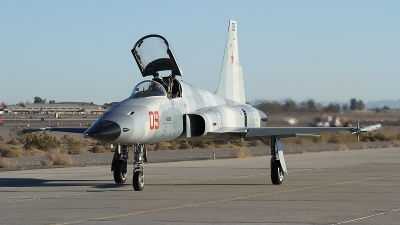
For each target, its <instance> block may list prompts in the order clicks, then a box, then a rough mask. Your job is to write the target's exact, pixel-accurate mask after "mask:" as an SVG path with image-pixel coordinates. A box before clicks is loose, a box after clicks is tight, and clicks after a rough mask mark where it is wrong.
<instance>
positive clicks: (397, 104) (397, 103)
mask: <svg viewBox="0 0 400 225" xmlns="http://www.w3.org/2000/svg"><path fill="white" fill-rule="evenodd" d="M385 105H387V106H389V107H390V108H391V109H399V108H400V99H398V100H380V101H371V102H368V103H367V104H365V108H367V109H372V108H375V107H378V108H382V107H384V106H385Z"/></svg>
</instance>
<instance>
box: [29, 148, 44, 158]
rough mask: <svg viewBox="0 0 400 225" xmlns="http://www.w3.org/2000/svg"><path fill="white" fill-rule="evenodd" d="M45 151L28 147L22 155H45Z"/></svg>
mask: <svg viewBox="0 0 400 225" xmlns="http://www.w3.org/2000/svg"><path fill="white" fill-rule="evenodd" d="M45 154H46V152H45V151H42V150H39V149H30V150H27V151H25V152H24V156H39V155H45Z"/></svg>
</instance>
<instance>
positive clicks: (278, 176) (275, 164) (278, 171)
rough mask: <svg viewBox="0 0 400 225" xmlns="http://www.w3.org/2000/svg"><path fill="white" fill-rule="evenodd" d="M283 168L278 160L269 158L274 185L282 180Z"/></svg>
mask: <svg viewBox="0 0 400 225" xmlns="http://www.w3.org/2000/svg"><path fill="white" fill-rule="evenodd" d="M283 176H284V174H283V170H282V168H281V163H280V162H279V160H273V159H271V181H272V184H274V185H280V184H282V182H283Z"/></svg>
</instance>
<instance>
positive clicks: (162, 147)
mask: <svg viewBox="0 0 400 225" xmlns="http://www.w3.org/2000/svg"><path fill="white" fill-rule="evenodd" d="M170 147H171V144H170V143H168V142H161V143H158V144H156V146H155V147H154V150H168V149H170Z"/></svg>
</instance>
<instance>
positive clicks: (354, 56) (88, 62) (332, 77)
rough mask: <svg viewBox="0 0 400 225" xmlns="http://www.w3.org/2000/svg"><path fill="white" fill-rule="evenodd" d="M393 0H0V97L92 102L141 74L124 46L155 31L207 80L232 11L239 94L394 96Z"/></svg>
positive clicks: (113, 98) (211, 82) (190, 78)
mask: <svg viewBox="0 0 400 225" xmlns="http://www.w3.org/2000/svg"><path fill="white" fill-rule="evenodd" d="M399 9H400V1H368V0H362V1H356V0H354V1H339V0H338V1H267V0H259V1H256V0H253V1H236V0H229V1H226V0H218V1H215V0H202V1H186V0H182V1H178V0H170V1H155V0H147V1H101V0H99V1H97V0H96V1H88V0H86V1H76V0H72V1H44V0H40V1H14V0H3V1H0V32H1V35H0V52H1V53H0V79H1V80H0V82H1V85H0V102H4V103H6V104H17V103H19V102H21V101H22V102H30V103H32V102H33V101H34V99H33V98H34V97H36V96H39V97H41V98H42V99H47V100H55V101H56V102H61V101H83V102H94V103H96V104H104V103H110V102H117V101H121V100H123V99H125V98H127V97H128V96H129V95H130V93H131V91H132V89H133V87H134V86H135V85H136V84H137V83H139V82H141V81H143V80H145V79H146V78H143V77H142V76H141V74H140V72H139V69H138V67H137V64H136V62H135V60H134V58H133V57H132V55H131V52H130V51H131V49H132V47H133V46H134V44H135V43H136V41H137V40H138V39H140V38H141V37H143V36H145V35H148V34H159V35H162V36H164V37H165V38H166V39H167V40H168V42H169V43H170V45H171V46H172V48H173V50H174V53H175V56H176V57H177V59H178V62H179V65H180V67H181V69H182V71H183V76H182V78H181V79H182V80H184V81H185V82H187V83H189V84H192V85H195V86H197V87H199V88H202V89H205V90H207V91H210V92H215V90H216V89H217V85H218V82H219V74H220V71H221V66H222V57H223V52H224V48H225V41H226V34H227V28H228V21H229V20H236V21H237V29H238V42H239V59H240V62H239V63H240V65H241V66H242V67H243V76H244V82H245V90H246V100H247V101H249V102H252V101H254V100H257V99H259V100H260V99H262V100H284V99H286V98H292V99H293V100H295V101H298V102H300V101H304V100H307V99H309V98H312V99H314V100H315V101H317V102H330V101H334V102H347V101H349V99H350V98H356V99H361V100H363V101H364V102H368V101H378V100H382V99H387V100H397V99H400V88H399V86H400V82H399V81H400V26H399V24H400V13H399Z"/></svg>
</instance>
